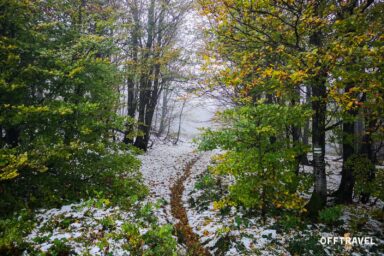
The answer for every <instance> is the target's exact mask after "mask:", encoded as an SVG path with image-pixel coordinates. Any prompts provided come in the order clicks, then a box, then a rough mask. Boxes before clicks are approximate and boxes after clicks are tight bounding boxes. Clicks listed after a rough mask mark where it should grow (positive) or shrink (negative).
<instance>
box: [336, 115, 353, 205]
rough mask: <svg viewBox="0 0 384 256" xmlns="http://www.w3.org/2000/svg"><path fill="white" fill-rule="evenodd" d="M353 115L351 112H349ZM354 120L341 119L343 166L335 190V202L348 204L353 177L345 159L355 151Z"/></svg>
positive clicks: (350, 201)
mask: <svg viewBox="0 0 384 256" xmlns="http://www.w3.org/2000/svg"><path fill="white" fill-rule="evenodd" d="M349 114H352V115H354V114H353V113H351V112H350V113H349ZM354 128H355V125H354V122H353V121H352V122H351V121H343V167H342V171H341V182H340V186H339V189H338V190H337V192H336V202H338V203H345V204H350V203H352V195H353V186H354V183H355V181H354V178H353V174H352V169H351V166H350V165H348V164H347V161H348V160H349V159H350V157H351V156H353V155H354V153H355V151H354V148H353V143H352V142H351V137H352V136H353V135H354Z"/></svg>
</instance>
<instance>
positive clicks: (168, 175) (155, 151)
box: [139, 140, 197, 224]
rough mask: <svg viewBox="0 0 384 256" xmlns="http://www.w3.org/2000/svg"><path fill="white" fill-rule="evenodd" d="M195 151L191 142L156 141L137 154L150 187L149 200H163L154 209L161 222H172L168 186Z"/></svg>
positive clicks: (169, 186)
mask: <svg viewBox="0 0 384 256" xmlns="http://www.w3.org/2000/svg"><path fill="white" fill-rule="evenodd" d="M196 155H197V153H196V152H195V148H194V146H193V144H192V143H191V142H182V141H181V142H179V143H178V144H177V145H173V144H172V143H170V142H163V141H161V140H158V141H156V143H155V144H154V146H153V148H151V149H150V150H149V151H148V152H146V153H145V154H144V155H141V156H139V159H140V160H141V161H142V166H141V172H142V174H143V178H144V183H145V184H146V185H147V186H148V187H149V189H150V195H149V199H148V200H149V201H150V202H157V201H158V200H164V201H165V202H166V204H165V206H164V207H163V209H162V210H161V211H156V214H157V217H158V218H159V222H160V223H161V224H164V223H174V221H175V220H174V219H173V218H172V214H171V208H170V199H171V191H170V188H171V186H172V185H173V183H174V182H175V181H176V179H177V177H179V176H180V175H181V174H182V172H183V168H184V166H185V164H186V163H187V162H188V161H190V160H191V159H193V158H194V157H195V156H196Z"/></svg>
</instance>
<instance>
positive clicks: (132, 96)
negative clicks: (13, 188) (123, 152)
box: [123, 0, 140, 144]
mask: <svg viewBox="0 0 384 256" xmlns="http://www.w3.org/2000/svg"><path fill="white" fill-rule="evenodd" d="M131 11H132V17H133V23H134V26H133V30H132V33H131V37H132V60H133V62H134V63H133V65H130V66H128V68H129V69H132V70H128V71H127V72H128V78H127V94H128V95H127V98H128V99H127V100H128V104H127V115H128V117H130V118H131V119H132V120H134V119H135V114H136V108H137V89H136V86H135V84H136V82H135V80H136V79H135V77H136V71H137V68H135V67H136V66H137V64H138V63H137V62H138V48H139V33H140V20H139V9H138V3H137V1H136V0H135V1H134V2H133V4H132V6H131ZM133 130H134V124H133V123H127V124H126V130H125V132H124V140H123V142H124V143H126V144H132V143H133V137H132V134H131V133H132V132H133Z"/></svg>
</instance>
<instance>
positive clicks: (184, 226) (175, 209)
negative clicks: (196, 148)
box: [171, 157, 211, 256]
mask: <svg viewBox="0 0 384 256" xmlns="http://www.w3.org/2000/svg"><path fill="white" fill-rule="evenodd" d="M198 160H199V157H195V158H193V159H192V160H191V161H189V162H188V163H187V164H186V165H185V167H184V173H183V175H182V176H180V177H179V178H178V179H177V181H176V182H175V184H174V185H173V187H172V188H171V212H172V215H173V217H174V218H175V219H177V220H178V222H177V223H176V224H175V228H176V234H177V238H178V240H179V242H180V243H183V244H185V245H186V246H187V252H188V255H192V256H208V255H211V254H210V253H209V252H208V250H206V249H205V248H204V247H203V246H202V245H201V244H200V241H199V237H198V235H196V234H195V233H194V232H193V230H192V228H191V227H190V226H189V223H188V217H187V212H186V210H185V208H184V206H183V201H182V195H183V192H184V182H185V180H187V179H188V177H189V176H190V175H191V169H192V166H193V165H194V164H195V163H196V162H197V161H198Z"/></svg>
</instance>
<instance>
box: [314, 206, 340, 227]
mask: <svg viewBox="0 0 384 256" xmlns="http://www.w3.org/2000/svg"><path fill="white" fill-rule="evenodd" d="M342 214H343V207H342V206H341V205H336V206H334V207H329V208H325V209H323V210H321V211H320V212H319V220H320V221H322V222H323V223H325V224H327V225H335V224H336V223H337V222H338V221H339V218H340V217H341V215H342Z"/></svg>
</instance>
